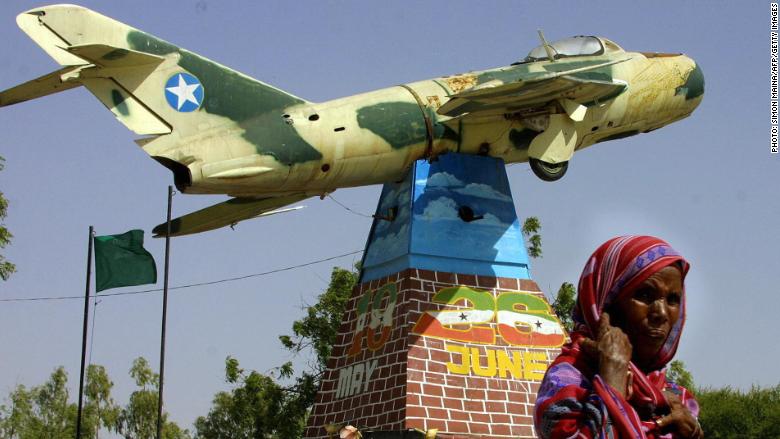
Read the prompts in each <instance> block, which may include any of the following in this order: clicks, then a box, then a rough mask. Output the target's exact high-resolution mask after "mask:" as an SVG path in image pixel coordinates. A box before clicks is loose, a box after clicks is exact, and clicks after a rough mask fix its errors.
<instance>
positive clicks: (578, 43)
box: [522, 35, 623, 62]
mask: <svg viewBox="0 0 780 439" xmlns="http://www.w3.org/2000/svg"><path fill="white" fill-rule="evenodd" d="M550 46H552V51H553V56H554V57H555V59H559V58H569V57H573V56H592V55H601V54H603V53H604V52H616V51H622V50H623V49H622V48H621V47H620V46H618V45H617V44H615V43H613V42H612V41H610V40H608V39H606V38H599V37H594V36H582V35H580V36H576V37H571V38H564V39H562V40H558V41H555V42H553V43H550ZM547 59H549V58H548V57H547V51H546V50H545V48H544V46H537V47H535V48H534V49H533V50H531V52H530V53H528V56H526V57H525V59H524V60H523V61H522V62H534V61H542V60H547Z"/></svg>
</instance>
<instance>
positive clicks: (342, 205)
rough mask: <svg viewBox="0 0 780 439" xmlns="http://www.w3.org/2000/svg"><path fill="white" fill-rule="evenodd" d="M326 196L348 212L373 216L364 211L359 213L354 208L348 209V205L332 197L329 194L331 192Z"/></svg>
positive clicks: (368, 216)
mask: <svg viewBox="0 0 780 439" xmlns="http://www.w3.org/2000/svg"><path fill="white" fill-rule="evenodd" d="M328 198H330V199H331V200H333V202H334V203H336V204H338V205H339V206H341V207H343V208H344V209H346V210H347V211H348V212H350V213H353V214H355V215H358V216H362V217H364V218H374V216H373V215H366V214H365V213H360V212H357V211H354V210H352V209H350V208H349V207H347V206H345V205H344V204H342V203H341V202H340V201H339V200H337V199H335V198H333V195H331V194H328Z"/></svg>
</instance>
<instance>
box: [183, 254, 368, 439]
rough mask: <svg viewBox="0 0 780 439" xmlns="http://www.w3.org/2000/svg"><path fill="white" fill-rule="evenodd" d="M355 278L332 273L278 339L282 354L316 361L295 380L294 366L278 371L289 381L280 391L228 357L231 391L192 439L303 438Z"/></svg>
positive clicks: (264, 377) (271, 381) (351, 273)
mask: <svg viewBox="0 0 780 439" xmlns="http://www.w3.org/2000/svg"><path fill="white" fill-rule="evenodd" d="M357 279H358V276H357V273H356V272H354V271H349V270H344V269H341V268H337V267H336V268H334V269H333V271H332V272H331V278H330V284H329V285H328V289H327V290H326V291H325V292H323V293H322V294H321V295H320V296H319V298H318V300H317V303H316V304H315V305H312V306H308V307H307V308H306V315H305V316H304V317H303V318H302V319H300V320H296V321H295V322H293V325H292V330H293V335H282V336H280V337H279V340H280V341H281V342H282V345H283V346H284V347H285V348H286V349H288V350H290V351H291V352H293V353H295V354H299V353H301V352H310V353H311V354H313V356H314V358H315V360H316V361H314V362H312V363H311V364H310V369H309V370H304V371H301V373H300V374H299V375H298V376H295V371H294V370H293V366H292V363H290V362H287V363H285V364H283V365H282V366H280V367H279V368H278V375H279V376H278V378H283V379H292V380H293V383H292V384H291V385H288V386H283V385H282V384H280V383H278V382H277V381H275V380H274V378H273V377H272V376H267V375H264V374H261V373H259V372H257V371H251V372H245V371H244V370H243V369H241V368H240V367H239V363H238V360H236V359H235V358H232V357H228V358H227V359H226V361H225V379H226V381H227V382H228V383H229V384H232V385H233V386H234V387H233V388H232V389H231V390H230V391H226V392H219V393H217V394H216V395H215V396H214V400H213V405H212V408H211V410H210V411H209V413H208V415H206V416H201V417H199V418H198V419H197V420H196V421H195V432H196V433H195V438H196V439H216V438H228V439H230V438H250V437H251V438H269V439H270V438H294V437H301V434H302V433H303V429H304V427H305V426H306V417H307V416H308V412H309V409H310V408H311V406H312V405H313V404H314V398H315V396H316V394H317V390H318V389H319V385H320V380H321V378H322V375H323V374H324V372H325V369H326V363H327V361H328V358H329V357H330V353H331V349H332V346H333V343H334V342H335V341H336V335H337V333H338V329H339V326H340V324H341V318H342V316H343V314H344V309H345V307H346V304H347V301H348V300H349V297H350V295H351V294H352V289H353V288H354V286H355V284H356V283H357Z"/></svg>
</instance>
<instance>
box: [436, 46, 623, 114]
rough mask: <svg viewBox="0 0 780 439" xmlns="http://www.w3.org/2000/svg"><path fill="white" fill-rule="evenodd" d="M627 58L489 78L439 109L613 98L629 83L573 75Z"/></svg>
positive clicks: (514, 107)
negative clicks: (521, 76) (503, 79)
mask: <svg viewBox="0 0 780 439" xmlns="http://www.w3.org/2000/svg"><path fill="white" fill-rule="evenodd" d="M628 59H630V58H624V59H621V60H617V61H609V62H605V63H601V64H595V65H591V66H586V67H580V68H576V69H571V70H566V71H562V72H549V73H544V74H541V75H536V76H531V77H529V78H527V79H521V80H519V81H516V82H510V83H508V84H507V83H503V82H500V81H496V82H495V83H494V82H488V83H485V84H482V85H480V86H477V87H474V88H472V89H469V90H466V91H463V92H461V93H458V94H455V95H453V96H452V97H451V98H450V100H449V101H447V103H445V104H444V105H442V106H441V107H440V108H439V110H438V111H437V112H438V113H439V114H442V115H445V116H451V117H458V116H461V115H463V114H466V113H482V112H499V113H500V112H514V111H519V110H522V109H524V108H530V107H534V106H537V105H542V104H545V103H547V102H550V101H554V100H558V99H567V100H570V101H572V102H574V103H577V104H590V103H592V102H598V101H599V100H600V99H604V100H606V99H610V98H613V97H615V96H617V95H618V94H620V92H622V91H623V90H624V89H625V88H626V84H625V83H623V82H620V81H605V80H600V79H586V78H582V77H578V76H573V75H576V74H577V73H584V72H587V71H591V70H595V69H599V68H603V67H608V66H611V65H614V64H618V63H621V62H624V61H626V60H628Z"/></svg>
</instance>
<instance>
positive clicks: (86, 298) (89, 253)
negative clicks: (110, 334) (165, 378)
mask: <svg viewBox="0 0 780 439" xmlns="http://www.w3.org/2000/svg"><path fill="white" fill-rule="evenodd" d="M94 231H95V228H94V227H93V226H89V244H88V245H87V286H86V288H85V293H84V328H83V333H82V338H81V374H80V376H79V410H78V415H77V418H76V439H81V411H82V408H83V402H84V362H85V361H86V359H87V326H88V323H89V281H90V278H91V277H92V235H93V234H94Z"/></svg>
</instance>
